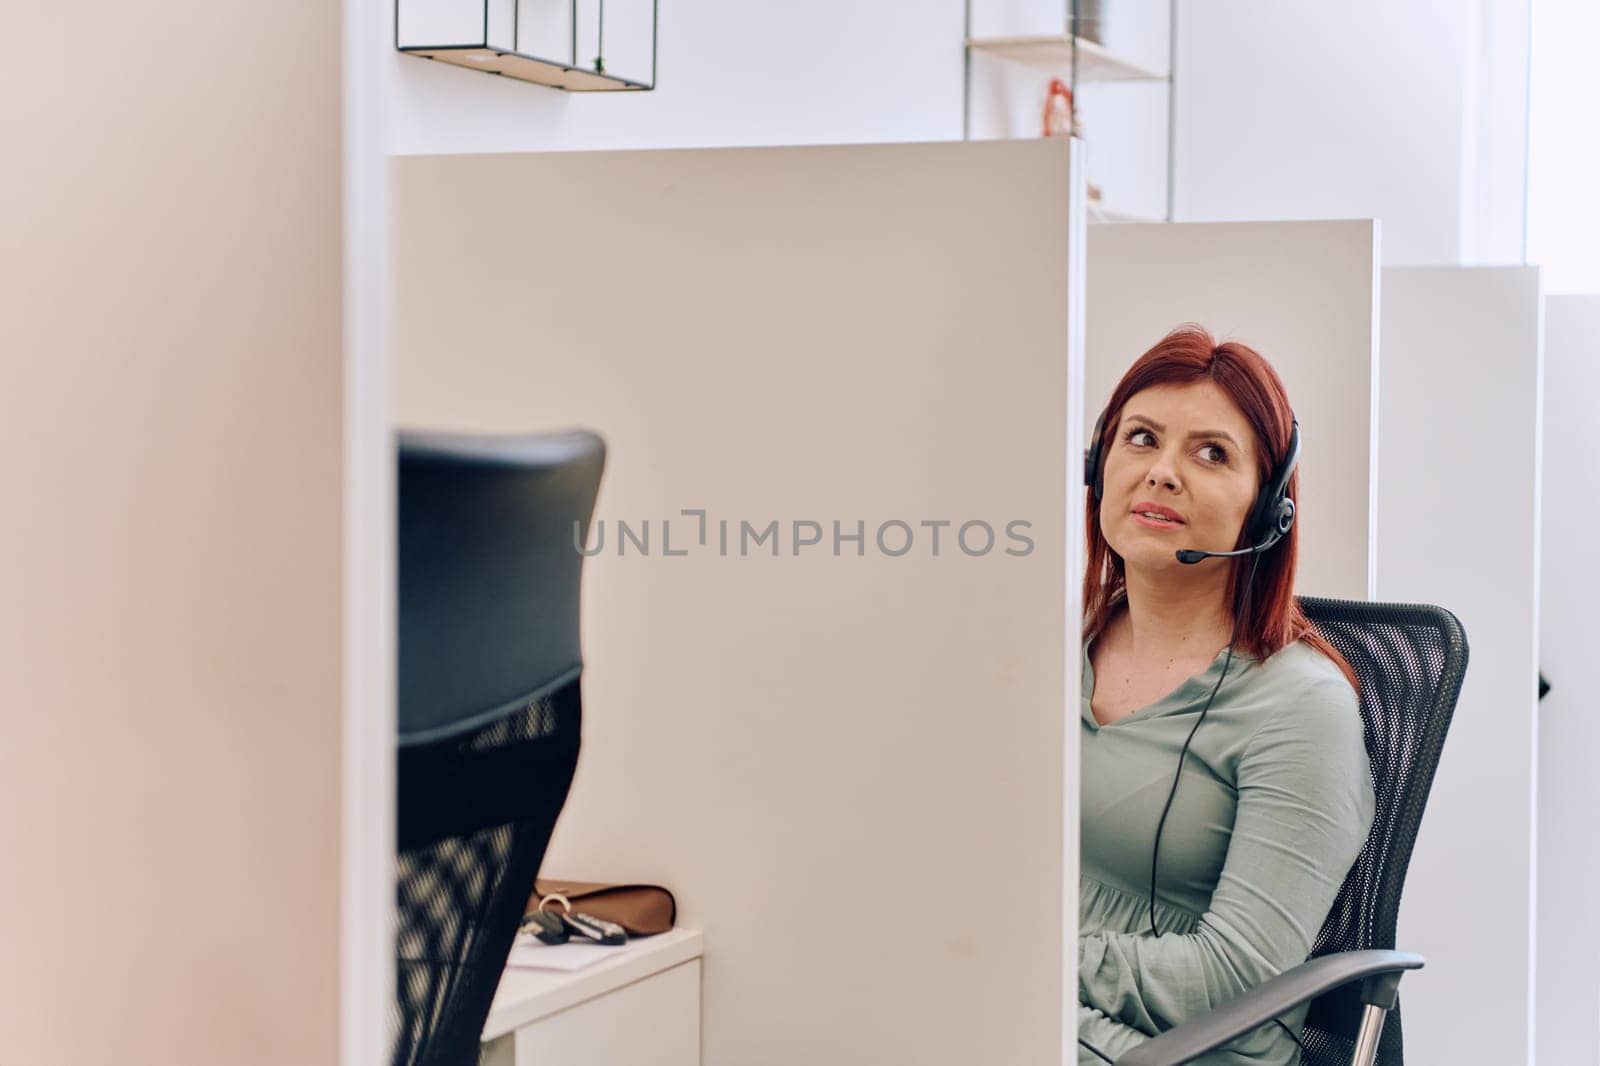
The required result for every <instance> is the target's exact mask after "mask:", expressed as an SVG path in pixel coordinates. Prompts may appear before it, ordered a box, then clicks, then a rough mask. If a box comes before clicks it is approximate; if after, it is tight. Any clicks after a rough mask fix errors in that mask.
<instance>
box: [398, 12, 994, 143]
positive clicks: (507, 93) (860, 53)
mask: <svg viewBox="0 0 1600 1066" xmlns="http://www.w3.org/2000/svg"><path fill="white" fill-rule="evenodd" d="M402 2H403V0H402ZM609 17H610V15H609V13H608V19H609ZM962 26H963V12H962V4H961V0H879V2H875V3H862V2H860V0H816V2H813V3H806V4H777V3H750V2H748V0H698V2H696V3H689V4H675V3H672V2H671V0H664V2H663V3H662V4H661V14H660V37H659V41H658V46H657V47H658V51H659V57H658V63H659V69H658V80H657V88H656V89H655V90H654V91H651V92H646V93H588V94H586V93H563V92H560V91H558V90H555V89H550V88H546V87H544V86H539V85H530V84H527V83H525V82H519V81H513V80H511V79H509V78H501V77H494V76H491V75H488V74H484V73H481V72H477V71H471V70H463V69H460V68H457V67H452V66H450V65H448V64H444V63H437V62H433V61H431V60H426V59H420V58H417V57H415V56H408V55H401V54H399V53H397V52H395V51H394V50H393V35H392V33H390V35H389V36H387V37H385V39H384V40H383V42H382V44H381V47H382V49H384V51H385V59H384V61H383V77H382V80H381V85H382V90H383V92H385V93H386V94H387V97H388V104H389V123H390V125H389V148H390V151H391V152H393V153H395V154H397V155H409V154H429V153H453V152H515V151H531V150H568V149H594V148H659V147H701V146H719V145H758V144H815V143H855V142H864V141H930V140H955V139H959V138H960V136H961V110H962V103H961V82H962V48H961V37H962Z"/></svg>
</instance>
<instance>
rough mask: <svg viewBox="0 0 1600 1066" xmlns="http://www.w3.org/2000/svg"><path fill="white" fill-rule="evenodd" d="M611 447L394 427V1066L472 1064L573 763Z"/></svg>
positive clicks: (594, 440)
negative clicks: (591, 550) (597, 506)
mask: <svg viewBox="0 0 1600 1066" xmlns="http://www.w3.org/2000/svg"><path fill="white" fill-rule="evenodd" d="M604 462H605V449H604V445H603V444H602V442H601V441H600V438H598V437H596V436H594V435H593V434H590V433H584V432H571V433H562V434H553V435H546V436H527V437H466V436H448V435H438V434H402V435H401V437H400V440H399V479H398V484H397V494H398V497H399V573H400V578H399V590H398V594H399V609H400V610H399V613H400V630H399V648H398V652H399V676H398V699H399V736H398V781H397V786H398V787H397V791H398V825H397V830H398V838H397V842H396V843H397V851H398V855H397V860H396V871H395V873H396V882H397V886H396V887H397V914H396V918H397V922H398V928H397V930H396V942H395V952H396V960H395V963H396V975H395V976H396V989H395V1010H394V1015H395V1016H394V1019H393V1020H394V1024H395V1043H394V1054H393V1058H392V1061H393V1063H394V1064H395V1066H445V1064H448V1066H461V1064H470V1063H475V1062H477V1061H478V1041H479V1036H480V1034H481V1033H482V1032H483V1024H484V1020H485V1019H486V1018H487V1017H488V1014H489V1006H490V1003H491V1002H492V1000H493V998H494V992H495V988H496V986H497V985H498V984H499V981H500V973H501V971H502V970H503V969H504V967H505V962H506V956H507V955H508V953H509V952H510V948H511V942H512V940H513V938H514V937H515V935H516V929H517V924H518V922H519V921H520V920H521V918H522V915H523V911H524V909H525V906H526V904H527V901H528V896H529V894H530V893H531V892H532V891H533V882H534V877H535V876H536V875H537V874H538V872H539V864H540V863H541V862H542V861H543V858H544V851H545V846H546V845H547V844H548V842H549V840H550V833H551V830H552V829H553V828H554V827H555V822H556V816H557V815H558V814H559V813H560V810H561V806H562V804H563V803H564V802H565V801H566V796H567V789H568V787H569V786H570V784H571V782H572V773H573V769H574V767H575V766H576V764H577V759H578V739H579V727H580V723H581V720H582V705H581V701H580V698H579V688H578V685H579V675H580V673H581V667H582V660H581V657H580V653H579V642H578V583H579V577H580V572H581V568H582V562H583V555H582V554H581V553H580V552H579V551H577V550H576V545H577V544H581V543H584V541H585V539H586V538H587V536H588V528H589V520H590V517H591V515H592V513H593V510H594V500H595V494H596V492H597V490H598V488H599V483H600V474H601V470H602V468H603V466H604ZM575 525H576V526H577V527H578V529H577V534H576V541H575V535H574V526H575Z"/></svg>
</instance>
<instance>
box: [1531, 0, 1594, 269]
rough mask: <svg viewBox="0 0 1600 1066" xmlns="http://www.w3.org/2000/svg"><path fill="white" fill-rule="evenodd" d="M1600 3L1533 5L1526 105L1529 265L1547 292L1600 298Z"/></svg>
mask: <svg viewBox="0 0 1600 1066" xmlns="http://www.w3.org/2000/svg"><path fill="white" fill-rule="evenodd" d="M1597 38H1600V4H1594V3H1581V2H1574V0H1533V49H1532V52H1533V63H1532V66H1533V76H1532V87H1531V95H1530V99H1529V101H1528V103H1529V108H1528V123H1529V131H1528V193H1529V196H1528V261H1529V262H1532V263H1538V264H1539V265H1540V266H1541V267H1543V268H1544V279H1545V291H1546V292H1600V247H1597V245H1596V241H1595V234H1597V233H1600V196H1596V195H1595V191H1594V190H1595V180H1594V176H1595V174H1596V173H1600V139H1596V138H1595V137H1593V136H1588V135H1584V134H1582V133H1579V132H1576V131H1581V130H1584V129H1588V128H1589V127H1590V126H1592V125H1593V121H1594V111H1593V109H1594V104H1593V100H1594V42H1595V40H1596V39H1597Z"/></svg>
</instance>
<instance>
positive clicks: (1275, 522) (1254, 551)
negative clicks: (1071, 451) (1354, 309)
mask: <svg viewBox="0 0 1600 1066" xmlns="http://www.w3.org/2000/svg"><path fill="white" fill-rule="evenodd" d="M1110 413H1111V412H1110V410H1109V409H1108V410H1105V411H1102V412H1100V417H1099V418H1097V419H1095V423H1094V439H1093V440H1092V441H1091V442H1090V444H1089V447H1088V448H1087V449H1085V450H1084V453H1083V483H1084V485H1085V486H1086V487H1088V488H1091V489H1093V490H1094V498H1095V501H1096V502H1098V501H1099V500H1100V499H1101V498H1103V497H1104V496H1105V491H1106V486H1105V464H1104V459H1105V456H1104V454H1103V452H1102V438H1103V436H1104V434H1105V428H1106V416H1107V415H1109V414H1110ZM1299 462H1300V420H1299V419H1297V418H1295V417H1294V416H1293V414H1291V415H1290V426H1289V447H1288V450H1287V454H1285V455H1284V457H1283V462H1281V463H1279V464H1278V465H1277V466H1275V467H1274V468H1273V470H1272V476H1271V477H1269V478H1267V480H1266V481H1264V482H1263V483H1262V485H1261V491H1260V493H1259V494H1257V496H1256V502H1255V504H1254V506H1252V507H1251V508H1250V515H1249V517H1248V518H1246V519H1245V523H1244V529H1243V530H1242V532H1243V535H1244V539H1245V541H1246V542H1248V543H1249V544H1250V547H1248V548H1240V549H1238V550H1237V551H1229V552H1213V551H1202V550H1200V549H1198V548H1180V549H1179V550H1178V552H1177V556H1178V561H1179V562H1180V563H1186V564H1192V563H1198V562H1199V561H1200V560H1202V559H1214V558H1215V559H1221V558H1227V557H1230V556H1235V555H1249V556H1251V560H1250V578H1249V580H1248V581H1247V582H1246V583H1245V592H1244V594H1245V603H1244V605H1243V606H1241V608H1240V610H1239V612H1238V614H1236V615H1235V616H1234V619H1233V636H1231V637H1229V638H1228V657H1227V659H1226V660H1224V661H1223V664H1222V676H1221V677H1219V678H1217V683H1216V685H1215V686H1214V687H1213V688H1212V689H1211V695H1210V696H1209V697H1207V698H1206V705H1205V706H1204V707H1202V708H1200V716H1199V717H1198V718H1196V719H1195V722H1194V725H1193V726H1192V727H1190V729H1189V736H1188V737H1187V738H1186V739H1185V740H1184V742H1183V750H1182V751H1180V752H1179V753H1178V772H1177V773H1176V774H1174V775H1173V777H1172V788H1171V790H1170V791H1169V792H1168V793H1167V802H1166V805H1165V806H1164V807H1162V808H1161V819H1160V821H1159V822H1158V823H1157V824H1156V839H1155V843H1154V845H1152V847H1151V849H1150V934H1151V935H1152V936H1159V935H1160V933H1159V932H1158V931H1157V929H1156V861H1157V859H1158V857H1159V856H1160V854H1161V831H1162V830H1163V829H1165V828H1166V825H1167V813H1168V812H1169V811H1171V810H1172V801H1173V799H1174V798H1176V796H1177V795H1178V782H1179V781H1180V780H1182V779H1183V762H1184V760H1185V759H1186V758H1188V755H1189V743H1190V741H1192V740H1194V735H1195V734H1196V733H1197V732H1199V731H1200V723H1201V722H1204V721H1205V720H1206V712H1207V711H1209V710H1211V703H1212V701H1213V700H1215V699H1216V698H1217V692H1218V691H1220V690H1221V688H1222V683H1223V682H1224V681H1225V680H1227V678H1228V667H1229V666H1231V665H1232V664H1233V647H1234V645H1235V644H1236V643H1237V642H1238V640H1239V623H1240V622H1241V621H1242V620H1243V618H1244V616H1245V614H1246V613H1247V611H1248V609H1249V597H1250V591H1251V589H1252V587H1253V586H1254V585H1255V580H1256V566H1257V564H1259V563H1260V562H1261V553H1262V552H1264V551H1266V550H1267V549H1269V548H1271V547H1272V546H1273V545H1274V544H1276V543H1278V541H1280V540H1282V539H1283V538H1284V537H1286V536H1288V534H1289V530H1291V529H1293V528H1294V501H1293V500H1291V499H1289V495H1288V493H1289V477H1290V475H1292V474H1293V473H1294V468H1295V466H1296V465H1297V464H1298V463H1299ZM1272 1020H1273V1021H1274V1022H1277V1024H1278V1025H1279V1026H1280V1027H1281V1028H1282V1029H1283V1031H1284V1032H1286V1033H1288V1034H1289V1038H1290V1039H1291V1040H1293V1041H1294V1042H1295V1043H1296V1044H1300V1049H1301V1051H1302V1052H1304V1050H1305V1045H1304V1044H1301V1043H1300V1038H1299V1037H1297V1036H1295V1035H1294V1031H1293V1030H1292V1029H1290V1028H1289V1027H1288V1026H1287V1025H1284V1024H1283V1022H1282V1020H1280V1019H1277V1018H1274V1019H1272ZM1078 1043H1080V1044H1082V1045H1083V1046H1084V1047H1086V1048H1088V1049H1089V1050H1090V1051H1092V1052H1094V1053H1095V1054H1096V1055H1098V1056H1100V1058H1102V1059H1104V1060H1105V1061H1106V1062H1110V1061H1111V1056H1109V1055H1107V1054H1106V1053H1105V1052H1103V1051H1101V1050H1100V1049H1099V1048H1097V1047H1095V1046H1094V1045H1093V1044H1091V1043H1089V1042H1088V1041H1087V1040H1085V1039H1083V1038H1082V1037H1079V1038H1078Z"/></svg>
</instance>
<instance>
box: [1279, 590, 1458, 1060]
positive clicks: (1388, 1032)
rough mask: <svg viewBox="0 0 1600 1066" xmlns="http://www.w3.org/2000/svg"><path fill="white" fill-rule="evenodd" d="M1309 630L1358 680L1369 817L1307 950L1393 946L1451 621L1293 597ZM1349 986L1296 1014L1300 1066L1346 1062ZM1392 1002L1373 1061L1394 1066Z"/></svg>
mask: <svg viewBox="0 0 1600 1066" xmlns="http://www.w3.org/2000/svg"><path fill="white" fill-rule="evenodd" d="M1300 605H1301V607H1302V608H1304V610H1305V612H1306V614H1307V616H1308V617H1309V618H1310V619H1311V621H1312V623H1313V624H1314V625H1315V626H1316V628H1317V630H1318V631H1319V632H1320V633H1321V634H1322V635H1323V636H1324V637H1326V638H1327V639H1328V641H1329V642H1330V643H1331V644H1332V645H1333V646H1334V647H1335V648H1337V649H1338V650H1339V652H1340V654H1342V655H1343V656H1344V657H1345V660H1346V661H1347V662H1349V664H1350V666H1351V668H1352V669H1354V670H1355V673H1356V676H1357V678H1358V679H1359V680H1360V682H1361V692H1360V696H1361V717H1362V720H1363V723H1364V725H1365V736H1366V744H1367V757H1368V760H1369V761H1370V763H1371V765H1372V778H1373V782H1372V784H1373V791H1374V793H1375V796H1376V800H1377V804H1376V813H1375V814H1374V817H1373V822H1372V832H1371V833H1370V834H1369V835H1368V836H1367V843H1366V846H1365V847H1364V848H1362V851H1361V855H1360V857H1359V858H1357V859H1356V861H1355V864H1354V866H1352V867H1351V869H1350V873H1349V875H1348V876H1347V877H1346V878H1345V882H1344V886H1343V887H1342V888H1341V889H1340V891H1339V895H1338V898H1337V899H1336V900H1335V901H1334V904H1333V909H1332V910H1331V911H1330V912H1329V914H1328V918H1327V921H1326V922H1324V923H1323V927H1322V931H1321V933H1320V934H1319V935H1318V937H1317V940H1316V943H1315V945H1314V946H1313V948H1312V952H1311V954H1312V956H1313V957H1315V956H1319V955H1327V954H1332V953H1334V952H1340V951H1358V950H1362V949H1366V948H1391V949H1392V948H1394V947H1395V942H1394V941H1395V920H1396V918H1397V917H1398V915H1399V913H1400V892H1401V889H1402V888H1404V887H1405V878H1406V867H1407V866H1408V865H1409V863H1410V862H1411V849H1412V846H1413V845H1414V844H1415V843H1416V839H1417V828H1418V826H1419V825H1420V824H1421V822H1422V812H1423V808H1424V807H1425V806H1426V805H1427V802H1428V790H1429V788H1430V787H1431V786H1432V784H1433V775H1434V771H1435V769H1436V768H1437V767H1438V765H1439V754H1440V752H1441V750H1442V749H1443V747H1444V739H1445V734H1446V732H1447V731H1448V730H1449V728H1450V718H1451V716H1452V715H1453V714H1454V712H1455V706H1456V698H1457V697H1458V696H1459V695H1460V694H1461V681H1462V677H1463V676H1464V675H1465V673H1466V669H1467V638H1466V634H1465V632H1464V631H1463V630H1462V628H1461V623H1460V622H1459V621H1458V620H1457V619H1456V617H1455V615H1453V614H1451V613H1450V612H1449V611H1446V610H1444V609H1442V608H1439V607H1428V606H1422V605H1413V604H1396V603H1360V602H1353V601H1347V600H1328V599H1316V598H1313V597H1302V598H1301V599H1300ZM1358 992H1359V990H1358V989H1357V988H1355V987H1348V988H1344V989H1341V990H1339V991H1338V992H1336V993H1333V994H1330V995H1327V996H1323V997H1321V998H1319V999H1317V1000H1316V1001H1315V1002H1314V1003H1313V1004H1312V1006H1311V1010H1310V1013H1309V1015H1308V1016H1307V1019H1306V1027H1305V1032H1304V1034H1303V1036H1302V1042H1303V1043H1304V1044H1305V1047H1306V1054H1305V1055H1304V1056H1303V1057H1302V1059H1301V1062H1302V1066H1335V1064H1337V1066H1347V1064H1348V1063H1349V1062H1350V1061H1351V1057H1352V1053H1353V1051H1354V1048H1355V1033H1356V1030H1357V1027H1358V1024H1359V1021H1360V1004H1359V1001H1358V999H1357V996H1358ZM1401 1053H1402V1049H1401V1038H1400V1011H1399V1008H1398V1006H1397V1007H1396V1009H1395V1010H1394V1011H1392V1012H1391V1013H1390V1015H1389V1018H1388V1020H1387V1022H1386V1023H1385V1025H1384V1030H1383V1038H1382V1040H1381V1041H1380V1043H1379V1045H1378V1059H1377V1061H1378V1062H1379V1063H1380V1064H1381V1066H1401Z"/></svg>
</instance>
